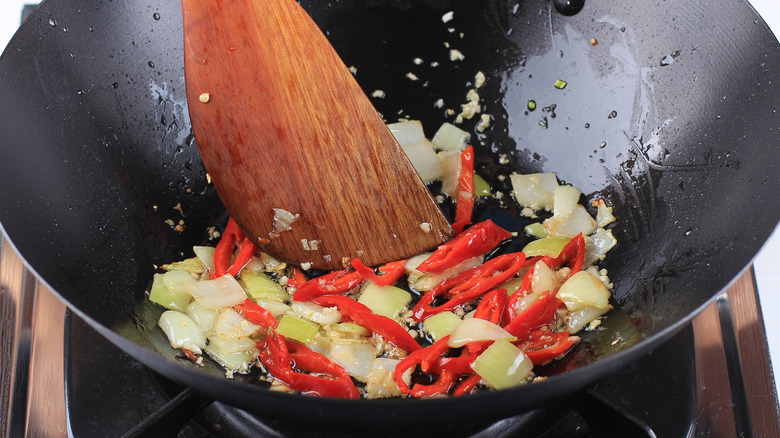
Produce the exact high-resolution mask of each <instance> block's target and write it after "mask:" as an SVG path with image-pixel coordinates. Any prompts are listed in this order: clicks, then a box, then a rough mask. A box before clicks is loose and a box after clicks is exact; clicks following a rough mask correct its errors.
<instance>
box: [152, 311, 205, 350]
mask: <svg viewBox="0 0 780 438" xmlns="http://www.w3.org/2000/svg"><path fill="white" fill-rule="evenodd" d="M157 325H159V326H160V328H161V329H162V331H163V333H165V336H167V337H168V342H169V343H170V344H171V347H173V348H183V349H186V350H189V351H192V352H193V353H195V354H200V353H201V351H202V349H203V348H205V347H206V336H205V335H204V334H203V330H202V329H201V328H200V327H199V326H198V324H197V323H195V321H193V320H192V319H191V318H190V317H189V316H187V315H185V314H183V313H181V312H177V311H174V310H167V311H165V312H163V314H162V315H161V316H160V321H159V322H158V323H157Z"/></svg>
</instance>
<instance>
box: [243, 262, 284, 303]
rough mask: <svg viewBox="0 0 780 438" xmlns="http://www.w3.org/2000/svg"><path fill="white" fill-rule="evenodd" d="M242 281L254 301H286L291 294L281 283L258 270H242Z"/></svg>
mask: <svg viewBox="0 0 780 438" xmlns="http://www.w3.org/2000/svg"><path fill="white" fill-rule="evenodd" d="M240 278H241V282H242V283H243V284H244V289H245V290H246V293H247V295H249V297H250V298H252V300H253V301H258V300H263V301H279V302H283V301H286V300H287V299H288V298H289V296H288V295H287V292H285V291H284V289H283V288H282V286H281V285H279V283H277V282H275V281H274V280H273V279H271V277H269V276H267V275H265V274H263V273H262V272H258V271H249V270H243V271H241V276H240Z"/></svg>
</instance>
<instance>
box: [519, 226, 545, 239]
mask: <svg viewBox="0 0 780 438" xmlns="http://www.w3.org/2000/svg"><path fill="white" fill-rule="evenodd" d="M523 231H525V232H526V233H528V234H529V235H531V236H533V237H536V238H538V239H541V238H542V237H547V230H545V229H544V225H542V224H540V223H539V222H534V223H532V224H529V225H526V226H525V228H523Z"/></svg>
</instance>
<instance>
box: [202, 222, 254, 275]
mask: <svg viewBox="0 0 780 438" xmlns="http://www.w3.org/2000/svg"><path fill="white" fill-rule="evenodd" d="M236 245H238V255H237V256H236V258H235V260H233V261H232V262H231V259H232V258H233V252H234V251H235V247H236ZM255 252H257V246H255V244H254V243H252V240H251V239H250V238H248V237H246V236H245V235H244V233H243V232H242V231H241V229H240V228H238V224H236V221H234V220H233V218H232V217H231V218H230V219H228V223H227V226H226V227H225V232H224V233H222V238H221V239H220V240H219V243H217V247H216V248H215V249H214V270H213V271H211V278H212V279H215V278H219V277H221V276H223V275H226V274H230V275H232V276H234V277H235V276H236V275H238V273H239V272H241V269H243V267H244V266H245V265H246V264H247V263H248V262H249V260H251V259H252V257H253V256H254V255H255Z"/></svg>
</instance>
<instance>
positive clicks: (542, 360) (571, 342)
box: [519, 332, 580, 365]
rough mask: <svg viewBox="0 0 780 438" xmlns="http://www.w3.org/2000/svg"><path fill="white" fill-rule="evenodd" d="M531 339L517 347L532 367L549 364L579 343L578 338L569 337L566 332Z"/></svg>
mask: <svg viewBox="0 0 780 438" xmlns="http://www.w3.org/2000/svg"><path fill="white" fill-rule="evenodd" d="M531 337H532V340H531V341H526V342H525V343H521V344H520V345H519V347H520V349H521V350H523V351H524V352H525V355H526V356H528V358H529V359H531V362H532V363H533V364H534V365H544V364H546V363H549V362H550V361H552V360H553V359H555V358H556V357H558V356H560V355H562V354H565V353H566V352H567V351H569V350H570V349H571V348H572V347H574V346H575V345H576V344H577V343H578V342H579V341H580V338H579V337H577V336H570V335H569V333H567V332H549V333H543V334H541V335H538V334H537V335H532V336H531ZM529 344H530V345H529Z"/></svg>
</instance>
